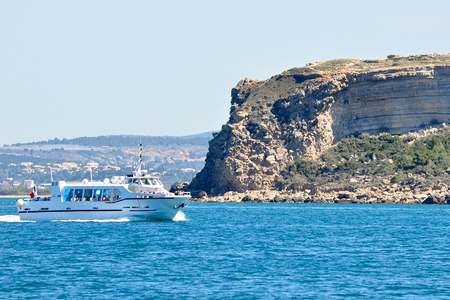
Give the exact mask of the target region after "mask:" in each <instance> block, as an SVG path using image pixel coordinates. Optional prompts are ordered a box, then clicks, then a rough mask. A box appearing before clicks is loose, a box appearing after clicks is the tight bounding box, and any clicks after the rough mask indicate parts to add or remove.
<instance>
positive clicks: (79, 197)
mask: <svg viewBox="0 0 450 300" xmlns="http://www.w3.org/2000/svg"><path fill="white" fill-rule="evenodd" d="M81 200H83V190H82V189H76V190H75V201H81Z"/></svg>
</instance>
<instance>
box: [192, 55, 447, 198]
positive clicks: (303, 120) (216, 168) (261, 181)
mask: <svg viewBox="0 0 450 300" xmlns="http://www.w3.org/2000/svg"><path fill="white" fill-rule="evenodd" d="M449 121H450V55H420V56H409V57H398V56H393V55H392V56H389V57H388V59H386V60H365V61H361V60H351V59H348V60H334V61H328V62H322V63H314V64H309V65H307V66H306V67H303V68H294V69H291V70H288V71H285V72H283V73H281V74H280V75H276V76H273V77H272V78H270V79H268V80H265V81H256V80H248V79H245V80H242V81H240V82H239V83H238V85H237V86H236V87H235V88H234V89H233V90H232V92H231V109H230V119H229V121H228V122H227V124H225V125H223V127H222V130H221V131H220V132H219V133H217V134H216V135H215V137H214V139H213V140H211V141H210V145H209V151H208V154H207V158H206V164H205V167H204V169H203V170H202V171H201V172H200V173H199V174H197V176H196V177H195V178H194V180H193V181H192V183H191V186H190V189H191V190H203V191H206V192H208V193H210V194H221V193H224V192H226V191H245V190H257V189H269V188H273V184H274V182H276V180H277V179H278V178H279V176H280V172H282V171H283V170H284V169H285V168H286V167H287V166H288V165H289V164H290V163H291V162H292V160H293V159H294V158H295V157H297V156H299V155H303V156H308V157H311V158H316V157H318V156H319V155H320V154H321V153H322V152H323V151H324V150H326V149H327V148H328V147H330V146H331V145H333V143H335V142H336V141H339V139H341V138H343V137H345V136H348V135H352V134H359V133H369V134H373V133H378V132H381V131H388V132H392V133H405V132H408V131H414V130H418V129H420V128H423V126H427V125H433V124H440V123H443V122H449Z"/></svg>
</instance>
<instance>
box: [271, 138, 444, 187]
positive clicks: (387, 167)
mask: <svg viewBox="0 0 450 300" xmlns="http://www.w3.org/2000/svg"><path fill="white" fill-rule="evenodd" d="M449 168H450V132H449V131H445V132H444V133H441V134H438V135H431V136H427V137H424V138H416V139H414V138H413V137H408V136H398V135H392V134H388V133H382V134H379V135H375V136H368V135H363V136H360V137H348V138H345V139H343V140H341V141H339V142H338V143H337V144H336V145H335V146H334V147H332V148H330V149H329V150H328V151H326V152H325V153H323V154H322V156H321V157H320V158H319V159H317V160H311V159H308V158H304V157H299V158H297V159H296V160H295V161H294V162H293V164H292V165H290V166H289V167H288V169H287V170H286V171H285V173H284V174H283V179H282V180H281V181H280V183H279V184H280V187H282V188H287V189H294V190H295V189H298V188H299V187H300V188H301V186H302V185H304V184H308V183H314V182H315V183H317V182H320V181H321V179H323V178H325V177H328V178H331V177H333V178H334V180H336V179H338V180H339V179H342V180H348V179H349V178H351V177H352V176H355V175H371V176H392V178H393V179H392V180H394V181H399V182H400V181H402V180H403V179H405V178H406V177H408V176H410V175H421V176H425V177H427V176H441V175H442V176H443V175H445V174H447V171H448V170H449Z"/></svg>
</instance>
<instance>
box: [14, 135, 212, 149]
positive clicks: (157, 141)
mask: <svg viewBox="0 0 450 300" xmlns="http://www.w3.org/2000/svg"><path fill="white" fill-rule="evenodd" d="M210 139H212V132H203V133H198V134H192V135H185V136H145V135H104V136H95V137H87V136H85V137H78V138H73V139H66V138H63V139H59V138H54V139H49V140H46V141H38V142H31V143H17V144H12V145H11V146H14V147H19V146H28V145H81V146H92V147H101V146H111V147H128V146H136V145H137V144H139V142H141V143H142V144H143V145H144V146H145V145H149V146H150V145H154V146H168V145H196V146H205V145H208V142H209V140H210Z"/></svg>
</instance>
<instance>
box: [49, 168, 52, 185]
mask: <svg viewBox="0 0 450 300" xmlns="http://www.w3.org/2000/svg"><path fill="white" fill-rule="evenodd" d="M49 169H50V182H51V183H53V170H52V168H49Z"/></svg>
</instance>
